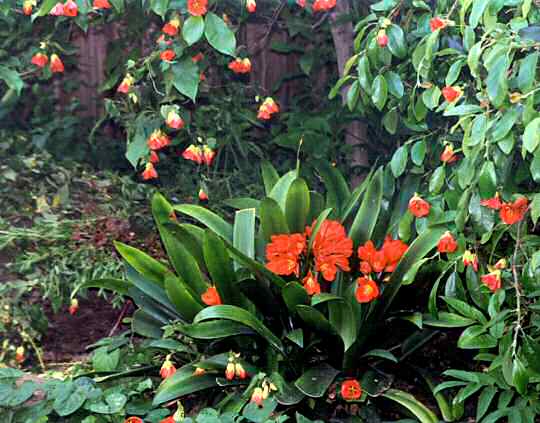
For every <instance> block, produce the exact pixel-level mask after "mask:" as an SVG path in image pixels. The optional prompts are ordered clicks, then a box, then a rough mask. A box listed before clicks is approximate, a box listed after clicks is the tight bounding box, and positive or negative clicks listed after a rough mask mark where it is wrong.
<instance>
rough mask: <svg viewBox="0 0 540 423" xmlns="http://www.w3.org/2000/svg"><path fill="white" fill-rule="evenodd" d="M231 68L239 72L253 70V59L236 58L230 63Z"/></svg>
mask: <svg viewBox="0 0 540 423" xmlns="http://www.w3.org/2000/svg"><path fill="white" fill-rule="evenodd" d="M229 69H230V70H232V71H233V72H234V73H237V74H242V73H249V72H251V61H250V60H249V59H248V58H247V57H246V58H245V59H240V58H236V59H234V60H233V61H232V62H231V63H229Z"/></svg>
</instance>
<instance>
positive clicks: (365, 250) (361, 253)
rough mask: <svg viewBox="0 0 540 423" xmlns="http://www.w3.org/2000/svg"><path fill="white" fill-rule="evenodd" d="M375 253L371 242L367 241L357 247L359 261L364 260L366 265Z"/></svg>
mask: <svg viewBox="0 0 540 423" xmlns="http://www.w3.org/2000/svg"><path fill="white" fill-rule="evenodd" d="M376 252H377V249H376V248H375V244H373V241H367V242H366V243H365V244H364V245H361V246H360V247H358V257H359V258H360V260H364V261H366V262H368V263H371V261H372V260H373V256H374V254H375V253H376Z"/></svg>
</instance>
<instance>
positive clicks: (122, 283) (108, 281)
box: [73, 278, 132, 296]
mask: <svg viewBox="0 0 540 423" xmlns="http://www.w3.org/2000/svg"><path fill="white" fill-rule="evenodd" d="M131 286H132V284H131V282H130V281H128V280H124V279H113V278H104V279H94V280H91V281H88V282H85V283H83V284H82V285H79V286H78V287H77V290H76V291H75V292H74V293H73V296H74V295H75V293H76V292H77V291H78V290H80V289H86V288H99V289H107V290H109V291H114V292H116V293H117V294H120V295H127V293H128V290H129V288H130V287H131Z"/></svg>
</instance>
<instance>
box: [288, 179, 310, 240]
mask: <svg viewBox="0 0 540 423" xmlns="http://www.w3.org/2000/svg"><path fill="white" fill-rule="evenodd" d="M309 209H310V196H309V188H308V185H307V183H306V181H305V180H303V179H301V178H298V179H295V180H294V182H293V183H292V184H291V187H290V188H289V192H288V193H287V200H286V202H285V216H286V219H287V223H288V227H289V230H290V231H291V232H293V233H303V232H304V229H305V227H306V224H307V223H310V222H307V217H308V214H309Z"/></svg>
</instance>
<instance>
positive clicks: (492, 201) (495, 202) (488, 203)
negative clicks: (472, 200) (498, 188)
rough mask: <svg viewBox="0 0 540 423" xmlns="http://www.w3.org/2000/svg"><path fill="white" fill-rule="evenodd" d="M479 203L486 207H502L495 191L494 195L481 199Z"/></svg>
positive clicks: (497, 208)
mask: <svg viewBox="0 0 540 423" xmlns="http://www.w3.org/2000/svg"><path fill="white" fill-rule="evenodd" d="M480 205H481V206H484V207H487V208H488V209H492V210H500V208H501V207H502V202H501V199H500V197H499V193H498V192H496V193H495V197H492V198H488V199H487V200H481V201H480Z"/></svg>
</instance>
